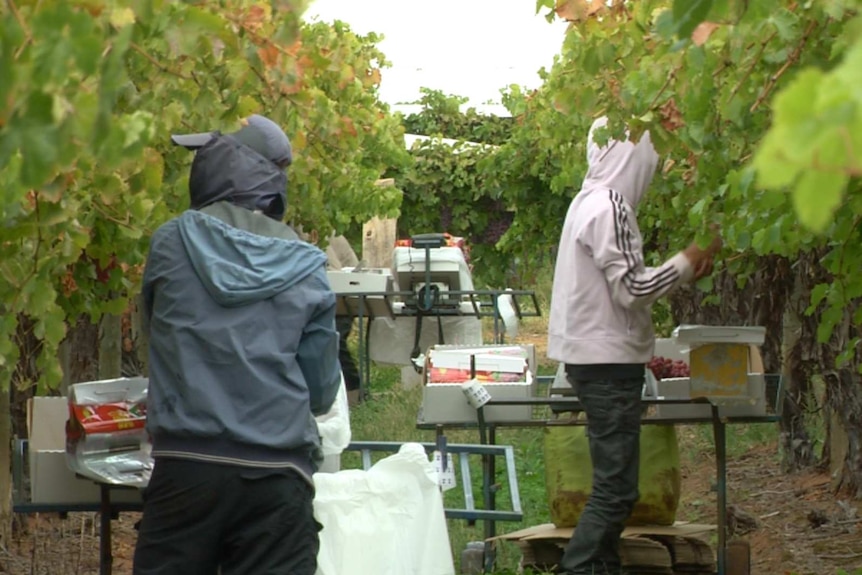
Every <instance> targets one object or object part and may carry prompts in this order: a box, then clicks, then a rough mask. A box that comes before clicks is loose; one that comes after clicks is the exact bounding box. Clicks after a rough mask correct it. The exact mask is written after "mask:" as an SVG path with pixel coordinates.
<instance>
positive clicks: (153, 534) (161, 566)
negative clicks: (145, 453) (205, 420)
mask: <svg viewBox="0 0 862 575" xmlns="http://www.w3.org/2000/svg"><path fill="white" fill-rule="evenodd" d="M313 499H314V490H313V489H312V487H311V485H310V484H309V483H308V481H307V480H306V479H304V478H303V477H302V476H301V475H300V474H299V473H298V472H296V471H293V470H290V469H276V470H266V469H250V468H243V467H237V466H230V465H217V464H212V463H202V462H197V461H185V460H180V459H157V460H156V465H155V468H154V469H153V475H152V478H151V480H150V483H149V486H148V487H147V488H146V490H145V491H144V513H143V517H142V519H141V523H140V529H139V533H138V543H137V547H136V549H135V560H134V574H135V575H216V573H220V574H221V575H264V574H265V575H314V573H315V572H316V571H317V551H318V548H319V539H318V531H319V529H320V525H319V524H318V523H317V521H315V519H314V510H313V507H312V503H313Z"/></svg>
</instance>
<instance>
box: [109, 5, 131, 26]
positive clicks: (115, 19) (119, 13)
mask: <svg viewBox="0 0 862 575" xmlns="http://www.w3.org/2000/svg"><path fill="white" fill-rule="evenodd" d="M134 23H135V12H134V11H133V10H132V9H131V8H128V7H126V8H114V9H113V10H111V26H113V27H115V28H125V27H126V26H128V25H129V24H134Z"/></svg>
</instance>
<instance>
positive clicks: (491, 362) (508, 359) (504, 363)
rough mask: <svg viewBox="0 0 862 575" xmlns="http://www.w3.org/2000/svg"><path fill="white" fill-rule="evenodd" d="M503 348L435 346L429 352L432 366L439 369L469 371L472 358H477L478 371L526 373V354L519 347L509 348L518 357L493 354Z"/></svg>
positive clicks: (506, 354)
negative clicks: (516, 352) (515, 352)
mask: <svg viewBox="0 0 862 575" xmlns="http://www.w3.org/2000/svg"><path fill="white" fill-rule="evenodd" d="M502 347H504V346H494V347H492V348H488V347H466V348H459V347H450V348H441V347H439V346H435V347H433V348H432V349H431V350H430V351H429V354H428V357H429V361H430V363H431V365H433V366H434V367H438V368H447V369H462V370H469V369H470V365H471V356H472V357H473V358H475V367H476V371H500V372H506V373H524V371H525V370H526V369H527V357H526V352H523V350H522V349H521V348H519V347H517V346H508V349H512V350H517V351H518V353H519V354H518V355H515V354H509V353H494V352H493V350H495V349H499V348H502ZM522 352H523V353H522Z"/></svg>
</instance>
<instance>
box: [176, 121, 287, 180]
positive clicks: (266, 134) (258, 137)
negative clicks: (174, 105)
mask: <svg viewBox="0 0 862 575" xmlns="http://www.w3.org/2000/svg"><path fill="white" fill-rule="evenodd" d="M219 135H220V132H218V131H213V132H203V133H199V134H174V135H172V136H171V141H172V142H173V143H174V144H176V145H177V146H182V147H184V148H187V149H189V150H198V149H200V148H202V147H204V146H206V145H207V144H208V143H209V142H210V141H211V140H212V139H213V138H216V137H218V136H219ZM227 135H228V136H231V137H233V138H235V139H236V140H239V141H240V142H242V143H243V144H245V145H246V146H248V147H249V148H251V149H253V150H254V151H256V152H257V153H258V154H260V155H261V156H263V157H264V158H266V159H268V160H269V161H271V162H272V163H274V164H275V165H277V166H278V167H280V168H282V169H284V168H287V167H288V166H289V165H290V164H291V163H292V162H293V149H292V148H291V145H290V140H289V139H288V137H287V135H286V134H285V133H284V130H282V129H281V128H280V127H279V125H278V124H276V123H275V122H273V121H272V120H270V119H269V118H266V117H264V116H260V115H258V114H254V115H252V116H249V117H248V118H246V119H245V120H243V126H242V128H240V129H239V130H237V131H236V132H233V133H231V134H227Z"/></svg>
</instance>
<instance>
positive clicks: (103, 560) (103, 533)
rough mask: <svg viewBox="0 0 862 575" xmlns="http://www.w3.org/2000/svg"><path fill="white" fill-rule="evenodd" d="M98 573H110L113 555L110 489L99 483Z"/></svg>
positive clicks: (107, 574) (102, 574) (101, 574)
mask: <svg viewBox="0 0 862 575" xmlns="http://www.w3.org/2000/svg"><path fill="white" fill-rule="evenodd" d="M99 491H100V495H101V497H100V503H99V519H100V523H99V575H111V572H112V571H113V563H114V556H113V553H112V552H111V489H110V487H108V486H107V485H105V484H104V483H102V484H100V485H99Z"/></svg>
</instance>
